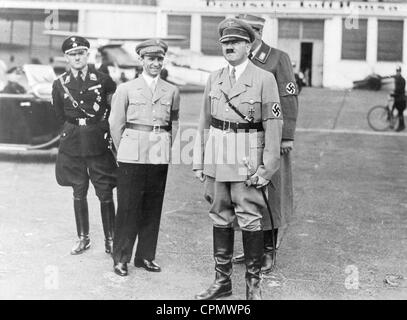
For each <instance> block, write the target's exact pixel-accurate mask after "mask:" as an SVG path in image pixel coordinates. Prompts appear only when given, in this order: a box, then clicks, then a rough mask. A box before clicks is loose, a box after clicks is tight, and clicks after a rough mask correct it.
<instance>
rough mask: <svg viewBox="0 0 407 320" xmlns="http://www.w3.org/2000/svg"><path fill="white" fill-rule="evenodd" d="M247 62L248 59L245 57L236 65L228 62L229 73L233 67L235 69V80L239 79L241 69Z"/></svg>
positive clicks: (242, 69)
mask: <svg viewBox="0 0 407 320" xmlns="http://www.w3.org/2000/svg"><path fill="white" fill-rule="evenodd" d="M248 63H249V59H246V60H245V61H244V62H242V63H241V64H239V65H237V66H232V65H231V64H229V74H230V73H231V72H232V68H233V67H234V68H235V69H236V73H235V75H236V81H237V80H238V79H239V77H240V76H241V75H242V73H243V71H244V70H245V69H246V67H247V65H248Z"/></svg>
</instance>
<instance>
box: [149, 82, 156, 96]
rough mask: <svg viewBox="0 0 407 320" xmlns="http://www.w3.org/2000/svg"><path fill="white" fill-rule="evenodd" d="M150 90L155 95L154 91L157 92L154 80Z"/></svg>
mask: <svg viewBox="0 0 407 320" xmlns="http://www.w3.org/2000/svg"><path fill="white" fill-rule="evenodd" d="M150 90H151V93H152V94H154V91H155V81H154V80H153V81H151V84H150Z"/></svg>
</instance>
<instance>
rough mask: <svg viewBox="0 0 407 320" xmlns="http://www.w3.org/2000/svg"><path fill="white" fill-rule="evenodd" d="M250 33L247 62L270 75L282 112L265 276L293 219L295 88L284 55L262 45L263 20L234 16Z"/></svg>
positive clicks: (265, 219)
mask: <svg viewBox="0 0 407 320" xmlns="http://www.w3.org/2000/svg"><path fill="white" fill-rule="evenodd" d="M237 18H238V19H241V20H243V21H245V22H247V23H248V24H250V25H251V27H252V28H253V30H254V33H255V36H256V40H255V41H254V42H253V44H252V52H251V55H250V59H251V61H252V62H253V63H254V64H255V65H256V66H258V67H260V68H261V69H263V70H266V71H269V72H271V73H273V75H274V77H275V78H276V81H277V86H278V92H279V96H280V103H281V109H282V112H283V121H284V122H283V134H282V140H281V160H280V161H281V162H280V169H279V170H278V171H277V172H276V173H275V174H274V175H273V177H272V179H271V184H270V185H269V187H268V200H269V204H270V207H271V211H272V216H273V222H274V232H272V228H271V221H270V217H269V214H268V213H267V212H265V213H264V214H263V224H264V226H263V230H264V257H263V267H262V272H269V271H271V269H272V268H273V267H274V265H275V262H276V251H274V250H273V237H274V243H276V244H277V247H278V246H279V243H280V240H281V237H282V233H280V236H278V229H280V228H281V229H283V228H284V229H285V228H286V227H287V225H288V223H289V222H290V218H291V217H292V215H293V210H294V209H293V207H294V205H293V186H292V173H291V156H290V152H291V150H292V149H293V142H294V132H295V126H296V120H297V114H298V97H297V95H298V88H297V85H296V81H295V77H294V72H293V68H292V64H291V61H290V58H289V56H288V54H287V53H285V52H284V51H281V50H278V49H275V48H271V47H270V46H268V45H267V44H266V43H265V42H263V41H262V32H263V27H264V23H265V19H263V18H261V17H257V16H254V15H249V14H240V15H238V16H237ZM243 261H244V258H243V256H242V255H240V256H236V257H235V258H234V262H235V263H241V262H243Z"/></svg>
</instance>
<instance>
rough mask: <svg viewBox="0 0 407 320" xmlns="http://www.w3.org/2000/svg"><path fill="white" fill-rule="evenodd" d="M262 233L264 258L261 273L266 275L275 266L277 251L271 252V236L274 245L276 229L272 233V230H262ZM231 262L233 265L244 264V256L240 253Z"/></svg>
mask: <svg viewBox="0 0 407 320" xmlns="http://www.w3.org/2000/svg"><path fill="white" fill-rule="evenodd" d="M263 232H264V256H263V262H262V267H261V272H263V273H268V272H270V271H272V270H273V269H274V267H275V265H276V258H277V249H276V251H274V250H273V240H272V239H273V238H272V236H273V234H274V243H275V244H277V234H278V229H274V233H273V231H272V230H264V231H263ZM232 262H233V263H235V264H239V263H244V262H245V258H244V254H243V253H242V254H239V255H236V256H234V257H233V259H232Z"/></svg>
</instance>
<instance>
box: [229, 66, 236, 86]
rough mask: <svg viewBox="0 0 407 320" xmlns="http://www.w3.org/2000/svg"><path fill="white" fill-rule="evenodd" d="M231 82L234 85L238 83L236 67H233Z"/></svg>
mask: <svg viewBox="0 0 407 320" xmlns="http://www.w3.org/2000/svg"><path fill="white" fill-rule="evenodd" d="M230 84H231V85H232V87H233V86H234V85H235V84H236V69H235V67H233V68H232V72H231V73H230Z"/></svg>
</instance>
